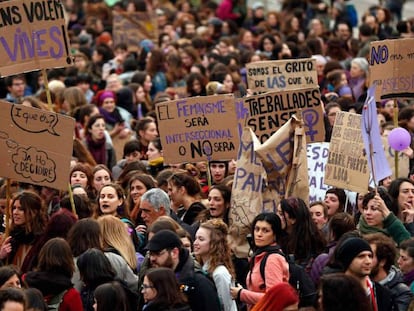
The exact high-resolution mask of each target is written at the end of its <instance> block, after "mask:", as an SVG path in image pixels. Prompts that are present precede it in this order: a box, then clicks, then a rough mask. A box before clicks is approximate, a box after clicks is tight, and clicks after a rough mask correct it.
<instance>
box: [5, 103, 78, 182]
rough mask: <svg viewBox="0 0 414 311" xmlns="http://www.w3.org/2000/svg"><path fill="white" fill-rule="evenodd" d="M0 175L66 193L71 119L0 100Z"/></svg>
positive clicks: (69, 158) (71, 137) (72, 127)
mask: <svg viewBox="0 0 414 311" xmlns="http://www.w3.org/2000/svg"><path fill="white" fill-rule="evenodd" d="M0 111H2V113H1V114H0V162H1V163H2V165H1V166H0V176H1V177H7V178H11V179H14V180H17V181H20V182H26V183H31V184H37V185H41V186H47V187H50V188H55V189H60V190H67V188H68V184H69V172H70V161H71V159H72V149H73V130H74V126H75V120H74V119H73V118H70V117H67V116H64V115H61V114H57V113H54V112H50V111H47V110H41V109H36V108H30V107H26V106H23V105H17V104H11V103H9V102H5V101H0Z"/></svg>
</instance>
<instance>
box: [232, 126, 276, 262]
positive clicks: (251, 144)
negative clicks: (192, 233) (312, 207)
mask: <svg viewBox="0 0 414 311" xmlns="http://www.w3.org/2000/svg"><path fill="white" fill-rule="evenodd" d="M258 145H260V143H259V142H258V140H257V138H256V136H255V135H254V133H253V132H252V131H251V129H250V128H248V127H245V128H244V129H243V133H242V135H241V138H240V147H239V150H238V155H237V165H236V171H235V173H234V181H233V188H232V192H231V193H232V194H231V208H230V215H229V243H230V247H231V249H232V251H233V252H234V254H235V255H236V256H237V257H239V258H247V257H248V254H249V248H250V247H249V244H248V243H247V239H246V236H247V235H248V234H249V233H250V225H251V223H252V221H253V219H254V218H255V217H256V215H257V214H259V213H260V212H261V211H262V209H263V196H262V188H263V184H264V178H265V173H264V169H263V165H262V163H261V161H260V159H259V158H257V156H256V153H255V147H256V148H257V146H258ZM270 205H273V204H270Z"/></svg>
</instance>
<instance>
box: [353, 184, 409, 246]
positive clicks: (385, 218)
mask: <svg viewBox="0 0 414 311" xmlns="http://www.w3.org/2000/svg"><path fill="white" fill-rule="evenodd" d="M384 199H385V200H386V201H387V202H389V204H391V198H390V197H389V196H388V193H386V191H385V190H383V189H378V194H377V193H375V192H369V193H367V194H366V195H365V196H364V200H363V201H362V217H361V218H360V219H359V223H358V229H359V231H360V232H361V233H362V234H369V233H375V232H381V233H383V234H385V235H387V236H390V237H391V238H392V239H393V240H394V242H395V243H397V245H399V244H400V243H401V242H402V241H404V240H407V239H409V238H410V237H411V235H410V233H409V232H408V231H407V230H406V229H405V227H404V225H403V224H402V222H401V221H400V220H399V219H398V218H397V217H396V216H395V215H394V213H392V212H391V211H390V210H389V209H388V207H387V205H386V201H385V200H384Z"/></svg>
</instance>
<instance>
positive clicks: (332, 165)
mask: <svg viewBox="0 0 414 311" xmlns="http://www.w3.org/2000/svg"><path fill="white" fill-rule="evenodd" d="M368 180H369V168H368V160H367V158H366V156H365V153H364V142H363V140H362V134H361V115H358V114H354V113H349V112H340V113H337V115H336V119H335V124H334V128H333V130H332V137H331V143H330V145H329V156H328V163H327V165H326V170H325V183H326V184H327V185H330V186H334V187H338V188H342V189H348V190H351V191H355V192H362V193H365V192H367V191H368Z"/></svg>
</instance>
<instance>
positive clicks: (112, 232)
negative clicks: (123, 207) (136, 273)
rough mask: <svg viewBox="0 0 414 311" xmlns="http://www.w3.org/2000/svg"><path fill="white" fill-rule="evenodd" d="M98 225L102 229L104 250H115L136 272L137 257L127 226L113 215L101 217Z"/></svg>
mask: <svg viewBox="0 0 414 311" xmlns="http://www.w3.org/2000/svg"><path fill="white" fill-rule="evenodd" d="M98 223H99V227H100V228H101V233H102V240H103V245H104V248H105V247H113V248H115V249H116V250H117V251H118V252H119V254H120V255H121V256H122V257H123V258H124V259H125V261H126V262H127V264H128V265H129V266H130V267H131V269H132V270H135V269H136V268H137V257H136V254H135V248H134V244H133V243H132V240H131V238H130V237H129V235H128V230H127V228H126V224H124V223H123V222H122V221H121V220H120V219H119V218H116V217H115V216H112V215H105V216H101V217H99V218H98Z"/></svg>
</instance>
